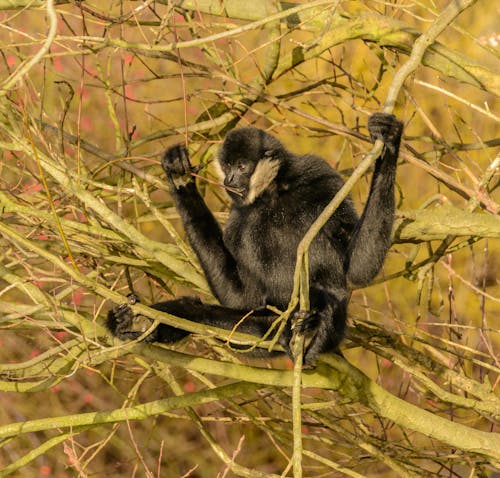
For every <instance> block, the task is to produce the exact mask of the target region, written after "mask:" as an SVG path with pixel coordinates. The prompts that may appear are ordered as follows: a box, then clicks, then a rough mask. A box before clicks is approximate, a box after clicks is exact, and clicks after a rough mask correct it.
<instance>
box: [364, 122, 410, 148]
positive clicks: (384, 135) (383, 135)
mask: <svg viewBox="0 0 500 478" xmlns="http://www.w3.org/2000/svg"><path fill="white" fill-rule="evenodd" d="M368 131H369V132H370V136H371V138H372V140H373V141H375V140H377V139H380V140H381V141H382V142H383V143H384V144H385V146H386V147H387V148H388V149H389V150H390V151H391V152H392V153H395V152H396V149H397V148H398V147H399V142H400V139H401V133H402V132H403V123H401V121H399V120H398V119H396V117H395V116H394V115H390V114H387V113H374V114H373V115H371V116H370V118H369V119H368Z"/></svg>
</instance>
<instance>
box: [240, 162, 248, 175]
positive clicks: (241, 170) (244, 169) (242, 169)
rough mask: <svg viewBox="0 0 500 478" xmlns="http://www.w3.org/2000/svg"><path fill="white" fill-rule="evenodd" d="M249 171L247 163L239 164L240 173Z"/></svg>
mask: <svg viewBox="0 0 500 478" xmlns="http://www.w3.org/2000/svg"><path fill="white" fill-rule="evenodd" d="M247 169H248V164H246V163H240V164H238V171H239V172H240V173H244V172H245V171H246V170H247Z"/></svg>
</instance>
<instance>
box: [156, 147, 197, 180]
mask: <svg viewBox="0 0 500 478" xmlns="http://www.w3.org/2000/svg"><path fill="white" fill-rule="evenodd" d="M161 165H162V167H163V170H164V171H165V174H166V175H167V179H168V180H169V181H170V183H172V184H173V185H174V186H175V188H176V189H178V188H179V187H181V186H185V185H186V184H188V183H190V182H193V181H194V178H193V176H192V173H194V172H196V171H197V170H198V168H195V167H193V166H192V165H191V161H190V160H189V153H188V150H187V149H186V147H185V146H183V145H182V144H177V145H175V146H172V147H171V148H169V149H167V151H165V154H164V155H163V158H162V160H161Z"/></svg>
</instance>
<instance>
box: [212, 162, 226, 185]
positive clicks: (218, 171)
mask: <svg viewBox="0 0 500 478" xmlns="http://www.w3.org/2000/svg"><path fill="white" fill-rule="evenodd" d="M213 166H214V173H215V175H216V176H217V177H218V178H219V181H220V182H221V183H223V182H224V179H225V178H226V175H225V174H224V171H222V168H221V165H220V163H219V160H218V159H217V160H215V161H213Z"/></svg>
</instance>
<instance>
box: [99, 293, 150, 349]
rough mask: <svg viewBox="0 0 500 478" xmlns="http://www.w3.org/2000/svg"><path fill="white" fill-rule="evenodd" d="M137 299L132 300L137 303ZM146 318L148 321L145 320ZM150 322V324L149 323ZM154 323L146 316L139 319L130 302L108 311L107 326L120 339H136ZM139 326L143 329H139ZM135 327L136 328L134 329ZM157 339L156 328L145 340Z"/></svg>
mask: <svg viewBox="0 0 500 478" xmlns="http://www.w3.org/2000/svg"><path fill="white" fill-rule="evenodd" d="M135 302H136V301H131V303H132V304H135ZM144 319H145V320H146V322H144ZM148 323H149V325H148ZM151 324H152V321H151V320H150V319H148V318H146V317H142V316H141V318H140V319H139V320H137V317H136V316H135V315H134V313H133V312H132V309H131V308H130V306H129V304H120V305H117V306H115V307H113V308H112V309H111V310H110V311H109V312H108V319H107V321H106V327H107V328H108V330H109V331H110V332H111V333H112V334H113V335H114V336H115V337H118V338H119V339H120V340H136V339H138V338H139V337H140V336H141V335H142V334H143V333H144V332H145V331H146V330H147V329H148V327H149V326H150V325H151ZM138 326H140V328H141V329H142V330H137V329H138ZM134 329H135V330H134ZM155 340H156V330H154V331H153V332H152V333H151V334H149V335H148V336H147V337H146V338H144V340H143V341H144V342H154V341H155Z"/></svg>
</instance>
